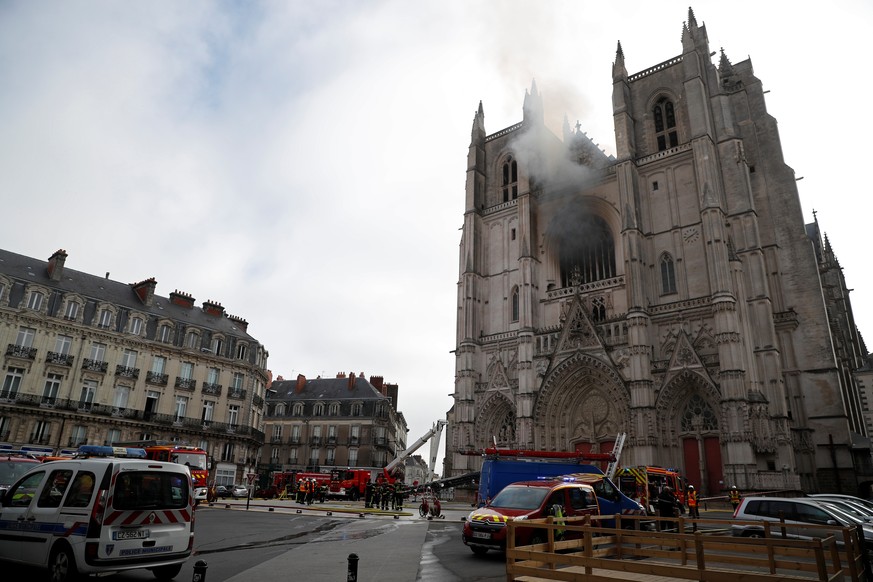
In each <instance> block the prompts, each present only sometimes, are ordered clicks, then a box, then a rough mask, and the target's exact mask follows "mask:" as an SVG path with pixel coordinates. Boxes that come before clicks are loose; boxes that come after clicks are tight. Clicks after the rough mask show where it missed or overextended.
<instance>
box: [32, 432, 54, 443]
mask: <svg viewBox="0 0 873 582" xmlns="http://www.w3.org/2000/svg"><path fill="white" fill-rule="evenodd" d="M51 441H52V437H51V435H44V436H39V435H36V434H31V435H30V439H29V440H28V442H30V443H32V444H34V445H47V444H49V443H50V442H51Z"/></svg>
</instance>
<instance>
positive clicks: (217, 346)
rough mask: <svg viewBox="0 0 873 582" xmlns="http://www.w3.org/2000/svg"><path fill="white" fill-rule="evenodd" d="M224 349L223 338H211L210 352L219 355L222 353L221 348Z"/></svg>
mask: <svg viewBox="0 0 873 582" xmlns="http://www.w3.org/2000/svg"><path fill="white" fill-rule="evenodd" d="M223 349H224V340H223V339H222V338H220V337H214V338H212V353H213V354H215V355H216V356H220V355H221V354H222V350H223Z"/></svg>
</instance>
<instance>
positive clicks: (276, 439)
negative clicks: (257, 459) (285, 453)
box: [270, 436, 282, 445]
mask: <svg viewBox="0 0 873 582" xmlns="http://www.w3.org/2000/svg"><path fill="white" fill-rule="evenodd" d="M270 442H271V443H272V444H274V445H281V444H282V437H280V436H274V437H273V438H271V439H270Z"/></svg>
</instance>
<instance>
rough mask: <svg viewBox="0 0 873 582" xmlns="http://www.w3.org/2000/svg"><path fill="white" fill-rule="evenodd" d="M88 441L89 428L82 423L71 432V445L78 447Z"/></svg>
mask: <svg viewBox="0 0 873 582" xmlns="http://www.w3.org/2000/svg"><path fill="white" fill-rule="evenodd" d="M86 442H88V429H87V428H86V427H85V426H83V425H81V424H78V425H76V426H74V427H73V431H72V432H71V433H70V446H71V447H78V446H79V445H83V444H85V443H86Z"/></svg>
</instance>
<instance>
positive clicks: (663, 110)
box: [652, 97, 679, 152]
mask: <svg viewBox="0 0 873 582" xmlns="http://www.w3.org/2000/svg"><path fill="white" fill-rule="evenodd" d="M652 115H653V116H654V118H655V138H656V139H657V140H658V151H659V152H662V151H664V150H666V149H667V148H674V147H676V146H677V145H679V135H678V134H677V133H676V113H675V112H674V110H673V102H672V101H670V100H668V99H667V98H665V97H662V98H661V99H660V100H658V102H657V103H655V107H654V109H653V110H652Z"/></svg>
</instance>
